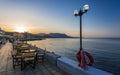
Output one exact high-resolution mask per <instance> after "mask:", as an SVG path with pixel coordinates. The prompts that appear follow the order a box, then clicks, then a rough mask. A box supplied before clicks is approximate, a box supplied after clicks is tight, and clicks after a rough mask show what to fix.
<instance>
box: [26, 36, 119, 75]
mask: <svg viewBox="0 0 120 75" xmlns="http://www.w3.org/2000/svg"><path fill="white" fill-rule="evenodd" d="M28 43H29V44H32V45H36V46H37V47H39V48H43V49H45V48H46V50H47V51H50V52H54V53H56V54H58V55H61V56H64V57H68V58H70V59H72V60H75V61H77V59H76V53H77V52H78V51H79V48H80V39H79V38H48V39H45V40H36V41H29V42H28ZM83 50H84V51H87V52H89V53H90V54H91V55H92V56H93V58H94V61H95V62H94V65H93V67H95V68H99V69H102V70H104V71H107V72H110V73H113V74H115V75H120V39H118V38H112V39H111V38H108V39H106V38H104V39H83Z"/></svg>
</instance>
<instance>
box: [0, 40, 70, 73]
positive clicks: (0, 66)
mask: <svg viewBox="0 0 120 75" xmlns="http://www.w3.org/2000/svg"><path fill="white" fill-rule="evenodd" d="M12 49H13V48H12V44H11V43H9V42H8V43H6V44H5V45H4V46H3V47H2V48H1V49H0V75H68V74H66V73H65V72H63V71H62V70H60V69H59V68H57V67H56V66H55V65H53V64H51V63H49V62H48V61H47V60H46V61H45V62H44V63H43V64H42V63H38V64H37V65H36V68H35V69H33V68H31V67H29V66H28V67H27V68H25V69H24V70H23V71H21V69H20V67H16V68H15V69H13V65H12V56H11V50H12Z"/></svg>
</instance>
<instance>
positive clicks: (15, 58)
mask: <svg viewBox="0 0 120 75" xmlns="http://www.w3.org/2000/svg"><path fill="white" fill-rule="evenodd" d="M11 54H12V58H13V68H15V67H16V66H21V54H18V53H17V50H13V51H12V52H11Z"/></svg>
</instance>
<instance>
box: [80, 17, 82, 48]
mask: <svg viewBox="0 0 120 75" xmlns="http://www.w3.org/2000/svg"><path fill="white" fill-rule="evenodd" d="M80 50H82V15H80Z"/></svg>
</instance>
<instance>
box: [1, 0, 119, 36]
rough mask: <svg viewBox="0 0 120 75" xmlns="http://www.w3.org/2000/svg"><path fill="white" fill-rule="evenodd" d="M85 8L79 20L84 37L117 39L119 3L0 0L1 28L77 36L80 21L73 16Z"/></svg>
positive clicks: (101, 0)
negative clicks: (88, 7)
mask: <svg viewBox="0 0 120 75" xmlns="http://www.w3.org/2000/svg"><path fill="white" fill-rule="evenodd" d="M85 4H88V5H89V6H90V9H89V10H88V12H87V13H85V14H84V15H83V16H82V30H83V37H98V38H99V37H120V33H119V32H120V1H119V0H0V27H1V28H2V29H3V30H5V31H10V32H15V31H26V32H30V33H65V34H68V35H70V36H79V31H80V28H79V27H80V24H79V22H80V19H79V16H74V14H73V13H74V10H76V9H77V10H80V9H82V8H83V6H84V5H85Z"/></svg>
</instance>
